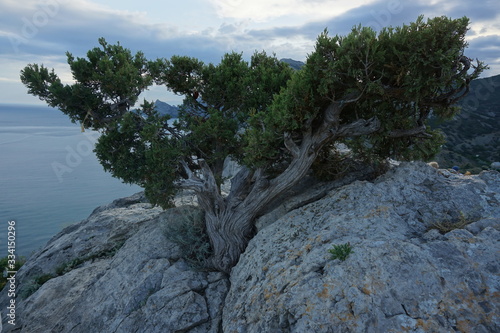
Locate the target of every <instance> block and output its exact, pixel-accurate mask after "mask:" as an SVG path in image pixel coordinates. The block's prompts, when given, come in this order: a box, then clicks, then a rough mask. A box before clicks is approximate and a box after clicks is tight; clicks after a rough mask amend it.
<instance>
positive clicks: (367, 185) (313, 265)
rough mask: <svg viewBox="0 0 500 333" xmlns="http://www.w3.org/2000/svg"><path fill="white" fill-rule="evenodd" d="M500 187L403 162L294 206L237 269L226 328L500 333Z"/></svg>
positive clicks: (492, 176)
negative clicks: (345, 252) (346, 251)
mask: <svg viewBox="0 0 500 333" xmlns="http://www.w3.org/2000/svg"><path fill="white" fill-rule="evenodd" d="M499 185H500V174H499V173H497V172H485V173H483V174H481V175H480V176H472V177H466V176H460V175H454V174H450V173H448V172H446V171H438V170H435V169H432V168H431V167H429V166H427V165H426V164H424V163H402V164H401V165H400V166H399V167H396V168H394V169H393V170H391V171H389V172H388V173H387V174H386V175H384V176H382V177H379V178H378V179H376V180H375V181H373V182H368V181H358V182H355V183H353V184H350V185H348V186H345V187H342V188H340V189H337V190H334V191H332V192H330V194H329V195H327V196H326V197H325V198H323V199H321V200H319V201H316V202H314V203H311V204H308V205H306V206H304V207H301V208H299V209H296V210H294V211H291V212H290V213H288V214H287V215H285V216H284V217H282V218H281V219H279V220H278V221H276V222H275V223H274V224H272V225H270V226H268V227H266V228H264V229H263V230H261V231H260V232H259V234H257V236H256V237H255V238H254V239H253V240H252V241H251V242H250V244H249V246H248V248H247V250H246V252H245V253H244V255H243V256H242V257H241V258H240V261H239V263H238V265H237V266H236V267H235V269H233V271H232V274H231V289H230V291H229V294H228V296H227V298H226V303H225V308H224V315H223V327H224V332H246V333H250V332H297V333H299V332H325V333H326V332H456V331H458V332H499V331H500V318H499V313H500V275H499V273H500V262H499V250H500V242H499V241H500V214H499V213H500V195H499V192H498V187H499ZM462 221H466V222H467V223H470V224H468V225H467V226H465V228H462V229H455V230H453V231H450V232H447V233H446V232H445V233H444V234H441V233H440V232H439V231H438V230H437V229H432V228H430V227H432V226H433V225H436V224H439V225H448V224H457V225H458V224H460V223H461V222H462ZM346 243H349V244H350V245H351V246H352V250H353V252H352V253H351V254H350V255H349V256H348V257H347V259H346V260H345V261H340V260H339V259H335V260H333V259H331V254H330V253H329V250H330V249H332V245H341V244H346Z"/></svg>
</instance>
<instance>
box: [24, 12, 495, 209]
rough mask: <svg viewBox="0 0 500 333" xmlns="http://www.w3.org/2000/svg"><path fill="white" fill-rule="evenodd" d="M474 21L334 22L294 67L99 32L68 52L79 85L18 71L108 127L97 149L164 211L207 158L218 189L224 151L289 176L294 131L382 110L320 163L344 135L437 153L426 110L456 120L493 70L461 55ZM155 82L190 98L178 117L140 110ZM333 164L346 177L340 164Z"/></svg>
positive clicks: (371, 144)
mask: <svg viewBox="0 0 500 333" xmlns="http://www.w3.org/2000/svg"><path fill="white" fill-rule="evenodd" d="M467 25H468V19H467V18H466V17H464V18H460V19H449V18H446V17H436V18H433V19H429V20H427V21H424V19H423V18H422V17H419V18H418V19H417V20H416V21H415V22H414V23H411V24H409V25H403V26H401V27H396V28H393V27H389V28H385V29H383V30H382V31H381V32H379V33H376V32H375V31H373V30H372V29H370V28H367V27H361V26H356V27H354V28H353V29H352V31H351V32H350V33H349V34H348V35H346V36H333V37H332V36H330V35H329V34H328V31H326V30H325V31H324V32H323V33H322V34H320V35H319V37H318V39H317V41H316V46H315V49H314V51H313V52H312V53H311V54H310V55H309V56H308V59H307V62H306V64H305V65H304V67H303V68H302V69H300V70H298V71H295V72H293V70H292V69H291V68H290V67H289V66H288V65H287V64H285V63H282V62H280V61H278V60H277V59H276V57H275V56H268V55H267V54H266V53H264V52H256V53H255V54H253V56H252V57H251V59H250V61H249V62H248V61H245V60H244V59H243V56H242V54H239V53H234V52H233V53H228V54H225V55H224V56H223V57H222V58H221V61H220V62H219V63H218V64H205V63H203V62H202V61H200V60H198V59H195V58H191V57H187V56H173V57H171V58H170V59H157V60H154V61H152V60H147V59H146V58H145V56H144V55H143V54H142V53H141V52H138V53H136V54H135V55H132V53H131V52H130V50H128V49H125V48H123V47H122V46H121V45H120V44H119V43H117V44H116V45H110V44H108V43H107V42H106V41H105V40H104V39H102V38H101V39H100V40H99V44H100V47H96V48H94V49H92V50H90V51H89V52H88V53H87V57H86V58H75V57H73V56H72V55H71V54H70V53H68V54H67V56H68V64H69V66H70V69H71V72H72V74H73V77H74V78H75V81H76V82H75V83H74V84H71V85H64V84H62V83H61V80H60V79H59V78H58V76H57V75H56V74H55V73H54V72H53V71H49V70H48V69H47V68H45V67H43V66H38V65H36V64H34V65H28V66H27V67H26V68H25V69H24V70H23V71H22V72H21V80H22V82H23V83H24V84H25V85H26V86H27V87H28V92H29V93H30V94H33V95H36V96H38V97H39V98H41V99H42V100H44V101H46V102H47V103H48V104H49V105H51V106H54V107H58V108H60V109H61V110H62V111H63V112H64V113H66V114H67V115H68V116H69V117H70V119H71V120H73V121H75V122H76V121H78V122H81V123H82V126H83V127H86V128H87V127H91V128H95V129H99V130H101V131H102V135H101V137H100V138H99V141H98V143H97V145H96V154H97V156H98V158H99V160H100V161H101V163H102V165H103V166H104V169H105V170H107V171H109V172H111V173H112V175H113V176H115V177H117V178H120V179H122V180H123V181H125V182H127V183H135V184H138V185H140V186H142V187H144V188H145V191H146V195H147V197H148V199H149V200H150V201H151V202H152V203H153V204H158V205H161V206H162V207H165V208H166V207H170V206H171V204H172V198H173V196H174V194H175V193H176V192H177V191H178V189H179V188H180V187H181V186H180V184H182V182H183V181H184V180H186V179H187V178H189V174H188V173H189V172H192V173H195V174H196V176H200V175H199V171H200V161H201V160H203V161H205V162H206V163H207V164H208V166H209V168H210V170H211V172H212V174H213V176H214V178H215V179H216V182H217V185H218V186H219V187H220V184H221V182H222V168H223V164H224V160H225V159H226V157H231V158H232V159H233V160H236V161H238V162H239V163H242V164H244V165H246V166H248V167H250V168H251V169H256V168H263V169H264V171H265V174H266V175H268V176H269V177H274V176H276V175H278V174H280V173H281V172H282V171H283V170H285V169H286V168H287V167H288V166H289V162H290V161H291V158H292V155H291V153H290V150H289V149H287V147H285V143H284V134H285V133H287V135H289V137H291V139H292V140H293V142H294V143H295V144H296V145H300V144H301V143H302V142H303V141H304V140H305V138H310V137H311V136H313V135H315V134H316V133H327V132H330V133H336V132H335V131H336V130H337V129H339V128H341V127H342V126H345V125H348V124H352V123H353V122H356V121H358V120H368V119H373V118H376V119H378V120H379V121H380V124H381V125H380V129H379V130H377V131H375V132H372V133H371V134H369V135H363V136H359V137H358V136H354V135H353V136H352V137H338V136H335V134H332V137H331V138H329V139H328V140H324V141H322V143H321V144H322V145H324V147H323V146H321V147H319V148H323V150H322V151H321V152H320V153H319V154H318V152H317V151H311V153H314V154H318V155H319V156H320V158H321V159H322V162H323V163H337V162H338V159H337V158H336V156H335V154H334V153H333V155H331V156H330V155H329V154H331V153H332V150H331V147H332V144H334V143H335V142H343V143H344V144H346V145H347V146H348V147H349V148H350V149H351V150H352V152H353V156H354V158H356V159H359V160H366V161H369V162H370V163H372V164H377V165H381V164H382V163H381V161H383V160H384V159H385V158H386V157H393V158H396V159H400V160H416V159H429V158H431V157H432V156H433V155H434V154H435V153H436V152H437V150H438V148H439V147H440V145H441V144H442V143H443V136H442V135H441V134H440V133H439V132H437V131H433V130H431V129H430V128H429V127H428V126H427V127H426V125H427V119H428V117H429V115H430V114H431V113H432V114H433V115H434V116H435V117H437V118H444V119H449V118H450V117H453V115H454V114H455V113H456V112H457V109H456V108H455V107H454V105H455V102H456V101H457V100H458V98H459V97H461V94H462V93H463V91H465V87H466V86H467V85H468V84H469V82H470V80H472V79H474V78H476V77H477V76H478V75H479V74H480V73H481V72H482V71H483V70H484V69H485V68H487V66H485V65H484V64H483V63H481V62H478V63H477V65H475V66H473V67H471V68H470V69H471V70H474V71H473V72H472V74H471V73H470V70H469V63H470V62H469V61H468V60H466V59H467V58H466V57H465V56H464V50H465V48H466V47H467V43H466V42H465V33H466V32H467ZM153 83H156V84H158V85H164V86H166V87H167V89H168V90H170V91H172V92H174V93H175V94H179V95H182V96H184V102H183V104H182V106H181V111H180V116H179V119H178V120H176V121H175V122H172V121H169V119H168V117H166V116H161V115H159V114H158V113H157V112H156V111H155V110H154V107H153V104H152V103H149V102H147V101H144V102H143V104H142V105H141V108H140V109H139V110H135V111H133V110H131V107H132V106H133V105H134V104H135V103H136V102H137V99H138V96H139V94H140V93H141V92H142V91H144V90H145V89H147V88H148V87H149V86H150V85H152V84H153ZM336 103H337V104H336ZM332 105H337V106H339V110H341V114H338V115H337V117H336V118H335V121H334V122H330V123H329V126H330V128H328V129H327V130H325V128H324V126H325V123H327V122H325V119H326V118H328V116H327V113H326V111H325V110H327V109H328V108H329V107H330V106H332ZM419 129H421V130H419ZM412 131H414V132H412ZM287 137H288V136H287ZM313 148H314V149H316V148H317V147H311V149H312V150H314V149H313ZM317 165H318V164H317ZM319 165H321V166H324V165H325V164H321V163H319ZM343 169H344V168H343V167H342V166H341V167H340V170H343ZM328 172H329V173H332V174H337V171H335V168H333V169H330V171H328Z"/></svg>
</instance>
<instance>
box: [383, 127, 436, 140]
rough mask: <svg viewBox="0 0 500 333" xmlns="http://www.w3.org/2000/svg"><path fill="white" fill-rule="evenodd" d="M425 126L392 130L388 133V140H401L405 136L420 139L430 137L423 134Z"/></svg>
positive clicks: (427, 134)
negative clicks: (418, 137)
mask: <svg viewBox="0 0 500 333" xmlns="http://www.w3.org/2000/svg"><path fill="white" fill-rule="evenodd" d="M425 130H426V127H425V125H421V126H418V127H414V128H410V129H406V130H393V131H391V132H389V134H388V136H389V137H390V138H402V137H405V136H420V137H429V138H430V137H432V135H430V134H429V133H426V132H425Z"/></svg>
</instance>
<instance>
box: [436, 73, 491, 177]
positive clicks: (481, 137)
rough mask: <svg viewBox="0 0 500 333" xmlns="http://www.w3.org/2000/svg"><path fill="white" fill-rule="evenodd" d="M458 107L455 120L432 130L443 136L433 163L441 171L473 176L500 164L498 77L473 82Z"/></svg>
mask: <svg viewBox="0 0 500 333" xmlns="http://www.w3.org/2000/svg"><path fill="white" fill-rule="evenodd" d="M459 105H460V106H461V108H462V109H461V111H460V113H459V114H458V115H457V116H456V117H455V119H453V120H451V121H447V122H444V123H442V124H435V126H434V127H437V128H440V129H441V130H442V131H443V132H444V133H445V135H446V144H445V145H444V147H443V149H442V151H441V152H440V153H439V154H438V156H437V158H436V160H437V162H438V163H439V165H440V166H441V167H445V168H451V167H452V166H454V165H456V166H458V167H460V169H461V171H463V172H465V171H467V170H468V171H471V172H472V173H476V172H479V171H481V170H482V169H485V168H489V167H490V166H491V163H492V162H499V161H500V75H496V76H492V77H489V78H485V79H477V80H474V81H472V82H471V86H470V92H469V94H468V95H467V96H466V97H465V98H464V99H463V100H461V101H460V102H459Z"/></svg>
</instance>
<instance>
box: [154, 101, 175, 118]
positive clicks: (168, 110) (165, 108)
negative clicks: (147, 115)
mask: <svg viewBox="0 0 500 333" xmlns="http://www.w3.org/2000/svg"><path fill="white" fill-rule="evenodd" d="M155 109H156V111H158V112H159V113H160V114H161V115H166V114H168V115H170V116H171V117H172V118H177V117H178V116H179V108H178V107H176V106H172V105H170V104H168V103H165V102H162V101H160V100H159V99H157V100H156V102H155Z"/></svg>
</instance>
